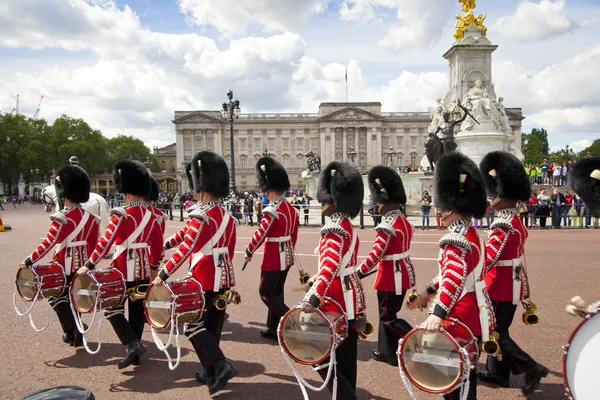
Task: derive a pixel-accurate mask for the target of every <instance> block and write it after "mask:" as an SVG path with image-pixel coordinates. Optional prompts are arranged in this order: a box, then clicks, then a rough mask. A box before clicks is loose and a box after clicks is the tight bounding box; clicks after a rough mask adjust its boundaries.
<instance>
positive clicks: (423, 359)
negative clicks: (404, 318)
mask: <svg viewBox="0 0 600 400" xmlns="http://www.w3.org/2000/svg"><path fill="white" fill-rule="evenodd" d="M463 350H464V352H463ZM465 353H466V356H465ZM478 357H479V349H478V347H477V339H476V338H475V336H473V333H472V332H471V330H470V329H469V328H468V327H467V326H466V325H465V324H463V323H462V322H460V321H458V320H456V319H453V318H448V319H446V320H444V321H442V324H441V326H440V329H439V331H426V330H424V329H422V328H415V329H413V330H412V331H410V332H408V333H407V334H406V336H404V338H403V339H401V343H400V346H399V347H398V360H399V365H400V368H401V371H402V372H403V373H404V375H406V377H407V378H408V380H409V381H410V382H411V383H412V384H413V385H415V386H416V387H417V388H419V389H420V390H422V391H424V392H427V393H434V394H445V393H449V392H452V391H453V390H455V389H457V388H458V387H459V386H460V384H461V382H462V381H463V378H464V376H465V375H468V374H469V373H470V371H469V370H467V368H474V367H475V365H476V363H477V358H478Z"/></svg>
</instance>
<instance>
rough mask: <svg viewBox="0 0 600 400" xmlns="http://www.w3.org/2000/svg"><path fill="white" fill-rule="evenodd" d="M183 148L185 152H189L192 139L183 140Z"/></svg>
mask: <svg viewBox="0 0 600 400" xmlns="http://www.w3.org/2000/svg"><path fill="white" fill-rule="evenodd" d="M183 148H184V149H186V150H191V148H192V139H191V138H185V139H183Z"/></svg>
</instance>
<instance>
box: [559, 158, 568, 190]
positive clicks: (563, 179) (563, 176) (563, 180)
mask: <svg viewBox="0 0 600 400" xmlns="http://www.w3.org/2000/svg"><path fill="white" fill-rule="evenodd" d="M568 173H569V169H568V168H567V163H566V162H563V165H562V173H561V175H560V180H561V185H563V186H566V185H567V174H568Z"/></svg>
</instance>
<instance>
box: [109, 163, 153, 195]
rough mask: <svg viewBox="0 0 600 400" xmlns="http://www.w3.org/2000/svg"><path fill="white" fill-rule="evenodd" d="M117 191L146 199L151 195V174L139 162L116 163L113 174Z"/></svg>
mask: <svg viewBox="0 0 600 400" xmlns="http://www.w3.org/2000/svg"><path fill="white" fill-rule="evenodd" d="M113 182H114V183H115V190H116V191H117V192H119V193H124V194H125V193H129V194H133V195H136V196H142V197H146V196H147V195H148V193H150V174H149V173H148V170H147V169H146V167H145V166H144V164H142V163H141V162H139V161H135V160H120V161H117V162H116V163H115V167H114V172H113Z"/></svg>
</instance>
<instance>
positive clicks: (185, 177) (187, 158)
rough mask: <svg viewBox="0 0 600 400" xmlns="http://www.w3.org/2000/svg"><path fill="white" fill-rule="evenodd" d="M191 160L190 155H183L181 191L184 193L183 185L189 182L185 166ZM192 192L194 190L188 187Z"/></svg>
mask: <svg viewBox="0 0 600 400" xmlns="http://www.w3.org/2000/svg"><path fill="white" fill-rule="evenodd" d="M189 162H190V158H189V157H188V156H185V157H183V161H182V162H181V176H182V178H181V193H183V186H184V185H185V183H186V182H187V176H185V166H186V165H187V164H188V163H189ZM188 189H189V190H190V191H191V192H193V189H192V188H188Z"/></svg>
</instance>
